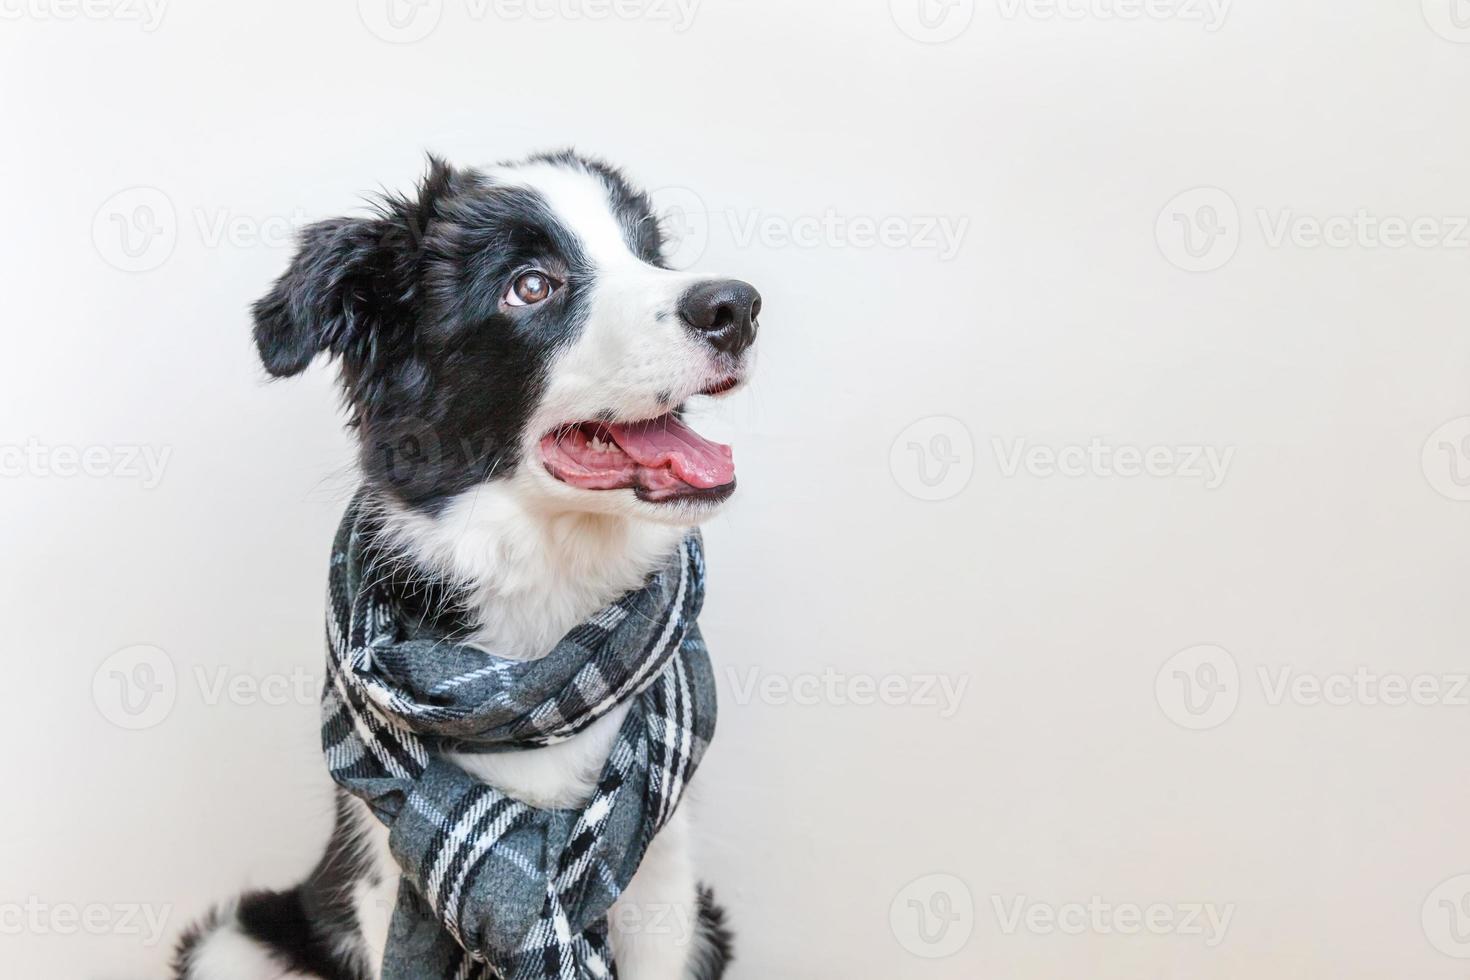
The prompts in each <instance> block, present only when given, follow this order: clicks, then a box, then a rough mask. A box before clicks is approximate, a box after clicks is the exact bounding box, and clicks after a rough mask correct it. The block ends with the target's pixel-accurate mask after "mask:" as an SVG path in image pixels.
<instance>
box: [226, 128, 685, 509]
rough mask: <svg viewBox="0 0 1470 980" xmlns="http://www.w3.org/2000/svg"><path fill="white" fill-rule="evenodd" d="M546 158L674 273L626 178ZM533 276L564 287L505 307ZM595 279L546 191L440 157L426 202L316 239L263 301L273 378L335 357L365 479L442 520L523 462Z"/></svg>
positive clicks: (408, 201)
mask: <svg viewBox="0 0 1470 980" xmlns="http://www.w3.org/2000/svg"><path fill="white" fill-rule="evenodd" d="M535 159H538V160H543V161H545V162H550V163H555V164H557V165H562V166H570V167H579V168H581V169H583V170H585V171H586V172H588V173H591V174H593V175H594V176H596V177H598V178H599V179H600V180H601V181H602V183H603V186H604V187H606V188H607V190H608V194H609V199H610V201H611V202H612V203H613V210H614V213H615V214H616V215H617V218H618V220H619V222H620V224H621V226H622V228H623V231H624V234H625V236H626V238H627V241H628V243H629V246H630V247H631V248H632V249H633V251H634V253H635V254H637V255H639V256H640V257H641V258H644V259H645V260H648V261H650V262H655V263H658V262H661V257H660V248H661V242H662V239H661V236H660V233H659V230H658V224H657V221H656V220H655V219H654V217H653V211H652V208H651V205H650V202H649V200H648V198H647V197H646V196H645V195H643V194H642V193H640V192H637V191H635V190H633V189H632V187H631V186H630V185H629V184H628V183H627V181H626V180H624V179H623V177H622V176H621V175H620V174H619V173H618V172H617V171H616V170H615V169H613V168H612V167H610V166H608V165H606V164H603V163H600V162H597V161H591V160H586V159H584V158H581V157H578V156H575V155H574V154H571V153H570V151H567V152H563V153H560V154H550V155H546V156H543V157H539V158H535ZM531 265H536V266H539V267H541V268H545V269H547V270H548V271H551V272H553V273H554V274H555V275H556V276H557V277H558V278H560V279H562V280H563V281H564V282H565V286H564V287H563V288H561V289H559V290H558V291H557V293H556V294H555V295H554V296H553V297H552V298H551V299H550V300H548V301H547V302H545V303H542V304H539V305H538V306H536V307H535V308H532V309H526V308H505V307H503V306H502V304H501V298H502V297H503V296H504V295H505V292H506V290H507V288H508V287H509V285H510V283H511V282H512V281H513V280H514V278H515V276H516V275H517V274H519V273H520V272H521V271H523V270H524V269H525V268H527V267H528V266H531ZM594 282H595V272H594V270H593V267H592V264H591V263H590V262H589V261H588V260H587V258H586V257H585V256H584V255H583V254H582V252H581V249H580V247H579V245H578V242H577V238H576V236H575V235H574V234H573V233H572V232H571V231H570V230H568V229H566V228H563V227H562V226H561V225H560V223H559V222H558V221H557V220H556V218H555V217H554V216H553V215H552V213H551V211H550V209H549V208H548V207H547V205H546V202H545V201H544V200H542V199H541V197H540V196H539V195H538V194H536V193H535V192H533V191H530V190H526V189H524V188H520V187H515V186H504V185H500V184H497V183H496V182H494V181H493V180H491V179H490V178H488V177H486V176H485V175H483V174H481V173H478V172H476V171H473V170H456V169H454V168H452V167H450V166H449V165H447V164H445V163H444V162H443V161H441V160H438V159H435V158H433V157H430V160H429V171H428V174H427V175H426V176H425V178H424V180H423V182H422V183H421V185H420V187H419V189H418V191H417V193H416V194H414V195H412V196H409V197H395V196H389V197H387V198H385V199H384V200H383V201H382V202H381V203H380V204H379V206H378V213H377V214H376V215H373V216H370V217H364V218H339V219H335V220H332V221H323V222H320V223H318V224H314V225H312V226H310V227H309V228H307V229H306V230H305V231H304V232H303V234H302V236H301V242H300V249H299V251H298V253H297V255H296V258H295V260H294V261H293V262H292V264H291V267H290V268H289V269H288V270H287V271H286V273H285V274H284V275H283V276H282V277H281V278H280V279H279V280H278V281H277V282H276V284H275V286H274V288H273V289H272V290H271V291H270V293H269V294H267V295H266V296H265V297H264V298H263V299H261V300H260V301H259V302H257V303H256V304H255V307H254V314H255V342H256V345H257V347H258V349H259V352H260V358H261V361H262V363H263V364H264V365H265V368H266V370H267V371H268V372H269V373H270V374H272V375H273V376H276V377H286V376H289V375H293V374H297V373H299V372H301V371H303V370H305V369H306V367H307V365H308V364H310V363H311V361H312V360H313V359H314V358H315V357H316V356H317V355H318V354H326V355H329V356H331V357H334V358H336V360H337V361H338V364H339V368H340V372H341V377H342V383H343V388H344V391H345V395H346V399H347V404H348V407H349V411H350V416H351V418H350V421H351V423H352V424H353V425H355V426H357V427H358V429H359V430H360V432H359V436H360V439H359V441H360V461H361V464H362V467H363V470H364V473H365V475H366V477H367V478H368V480H369V481H371V482H373V483H375V484H377V485H379V486H381V487H382V488H383V489H385V490H387V491H389V492H391V493H393V494H395V495H396V496H397V497H398V498H399V499H400V500H401V501H402V502H404V503H406V504H408V505H410V506H413V507H419V508H422V509H425V510H430V511H432V510H433V509H435V508H436V507H437V506H438V505H439V504H441V503H442V502H443V501H444V500H445V499H447V498H448V497H450V496H452V495H453V494H455V493H458V492H460V491H462V490H465V489H468V488H469V487H472V486H474V485H476V484H478V483H482V482H484V481H485V480H487V479H489V478H491V477H493V476H495V475H497V474H501V473H506V472H509V470H510V469H512V468H513V467H514V466H515V464H516V462H518V460H519V454H520V449H521V442H522V439H523V438H524V437H525V433H524V431H523V430H524V428H525V425H526V421H527V416H528V413H529V411H530V408H531V406H533V405H535V404H536V403H537V401H538V396H539V394H540V391H541V388H542V385H543V383H544V369H545V367H546V365H547V363H548V361H549V360H550V358H551V356H552V355H553V354H554V353H555V351H556V350H557V349H558V348H559V347H560V346H562V345H564V344H567V343H569V342H571V341H572V340H573V339H575V338H576V336H577V335H578V332H579V331H580V329H581V326H582V324H583V322H584V321H585V318H586V298H587V295H588V293H589V291H590V289H591V287H592V285H593V284H594Z"/></svg>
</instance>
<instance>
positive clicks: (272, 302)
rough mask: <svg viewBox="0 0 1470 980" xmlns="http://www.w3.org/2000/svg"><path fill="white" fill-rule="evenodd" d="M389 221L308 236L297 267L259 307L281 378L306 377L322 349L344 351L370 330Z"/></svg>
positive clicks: (320, 228)
mask: <svg viewBox="0 0 1470 980" xmlns="http://www.w3.org/2000/svg"><path fill="white" fill-rule="evenodd" d="M382 225H383V222H380V221H376V220H359V219H352V218H339V219H336V220H333V221H321V222H318V223H317V224H314V225H311V226H310V227H308V228H306V229H305V230H304V231H303V232H302V233H301V240H300V243H299V246H298V249H297V252H296V257H295V258H294V259H293V260H292V261H291V267H290V268H289V269H287V270H286V273H285V274H284V275H283V276H281V278H279V279H277V280H276V284H275V286H273V287H272V288H271V291H270V292H269V293H267V294H266V295H265V296H264V297H263V298H261V299H260V300H258V301H257V302H256V303H255V307H254V313H255V346H256V349H257V350H258V351H259V352H260V360H261V362H262V363H263V364H264V365H265V369H266V370H267V371H268V372H270V373H271V374H272V375H273V376H275V377H277V378H284V377H288V376H290V375H293V374H300V373H301V372H302V371H304V370H306V366H307V365H308V364H310V363H311V362H312V360H313V359H314V358H315V357H316V355H317V354H319V353H321V352H322V351H327V350H330V351H333V352H334V353H341V352H342V350H343V348H344V347H345V346H346V345H347V344H349V343H350V342H351V340H352V336H353V334H354V333H358V332H362V331H366V330H368V329H370V323H369V321H370V318H371V317H372V315H373V299H374V294H375V293H376V292H377V289H376V287H377V283H375V282H374V278H375V272H379V271H382V268H383V265H384V263H383V261H382V258H383V257H382V256H381V255H380V254H379V252H380V250H381V249H382V248H384V247H386V244H387V243H386V241H385V239H386V237H387V236H386V234H385V233H386V231H387V229H386V228H384V227H382Z"/></svg>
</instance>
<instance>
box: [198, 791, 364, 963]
mask: <svg viewBox="0 0 1470 980" xmlns="http://www.w3.org/2000/svg"><path fill="white" fill-rule="evenodd" d="M349 806H350V804H349V802H348V799H347V797H346V796H345V795H343V794H341V793H339V794H338V795H337V822H336V825H335V826H334V828H333V830H332V839H331V840H330V841H329V842H328V844H327V850H326V853H325V854H323V856H322V859H321V861H319V862H318V863H317V866H316V867H315V868H314V869H313V870H312V872H311V874H310V875H309V876H308V877H307V879H306V880H305V881H304V882H302V883H301V884H300V885H298V886H296V887H295V888H292V889H290V890H288V891H283V892H275V891H254V892H247V893H246V894H245V895H243V896H241V897H240V899H239V900H238V901H237V903H236V904H235V906H234V907H233V909H232V910H231V914H230V915H227V914H226V913H225V911H223V910H221V909H212V910H211V911H210V912H209V914H208V915H206V916H205V917H204V919H203V920H201V921H200V922H198V923H196V924H194V925H193V926H191V927H190V928H189V930H188V931H187V932H186V933H185V934H184V935H183V937H182V938H181V939H180V940H179V942H178V945H177V947H176V948H175V953H174V961H173V969H174V974H173V975H174V977H175V980H189V977H190V975H189V969H190V967H191V965H192V964H193V962H194V954H195V952H196V950H197V947H198V944H199V942H200V941H201V940H202V939H203V938H204V937H205V936H207V935H208V934H209V933H211V932H213V931H214V930H215V929H217V928H219V927H221V926H222V925H224V924H225V923H226V921H227V919H233V921H234V923H235V924H236V925H237V927H238V928H239V930H240V931H241V932H242V933H244V934H245V935H247V936H249V937H250V938H251V939H254V940H255V941H256V942H257V943H259V944H260V945H261V946H262V947H263V948H264V949H265V950H266V951H268V952H269V953H270V955H271V956H272V957H273V958H274V959H275V960H276V961H277V962H279V963H280V964H281V970H282V972H283V973H284V972H286V971H287V970H288V969H289V970H294V971H296V972H298V973H304V974H307V975H309V976H313V977H320V978H322V980H367V978H366V975H365V972H364V970H363V964H362V963H360V962H358V961H356V960H355V959H353V958H351V957H348V956H344V955H343V953H342V951H343V950H344V949H350V948H353V946H354V945H355V944H357V943H358V942H360V940H358V939H357V936H358V934H359V928H358V921H357V910H356V909H355V908H354V907H353V905H352V896H353V891H354V889H355V887H356V885H357V883H358V882H359V881H361V880H362V879H363V878H366V877H368V876H369V875H371V874H373V873H374V872H373V870H372V868H371V865H370V863H369V861H368V859H367V855H366V853H365V852H364V850H363V847H362V844H361V840H360V832H359V830H358V828H357V826H356V824H355V823H354V822H353V819H352V817H351V814H350V810H349Z"/></svg>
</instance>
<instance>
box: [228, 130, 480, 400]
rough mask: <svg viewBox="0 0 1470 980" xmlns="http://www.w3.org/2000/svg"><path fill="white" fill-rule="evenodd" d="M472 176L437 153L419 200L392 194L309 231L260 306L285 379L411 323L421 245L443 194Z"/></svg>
mask: <svg viewBox="0 0 1470 980" xmlns="http://www.w3.org/2000/svg"><path fill="white" fill-rule="evenodd" d="M466 179H468V178H467V177H465V175H463V174H461V173H460V172H458V171H456V170H454V169H453V168H451V167H450V166H449V165H448V164H446V163H444V161H442V160H439V159H437V158H435V157H433V156H430V157H429V170H428V174H427V175H426V176H425V177H424V179H423V181H422V183H421V184H420V185H419V188H418V195H417V196H416V197H415V198H403V197H392V196H389V197H385V198H384V199H383V200H382V201H381V202H380V203H379V205H378V212H379V213H378V215H377V216H375V217H371V218H337V219H334V220H331V221H321V222H318V223H317V224H314V225H310V226H309V227H307V228H306V229H305V230H304V231H303V232H302V233H301V239H300V243H299V246H298V249H297V252H296V257H295V258H294V259H293V260H292V261H291V267H290V268H289V269H287V270H286V273H285V275H283V276H281V278H280V279H277V280H276V284H275V285H274V286H273V287H272V288H271V291H270V292H269V293H267V294H266V295H265V296H264V297H262V298H261V299H260V300H258V301H256V303H255V306H254V307H253V312H254V314H255V346H256V348H257V350H259V352H260V360H261V363H263V364H264V365H265V369H266V370H267V371H268V372H270V373H271V374H272V375H274V376H275V377H278V378H284V377H289V376H290V375H293V374H300V373H301V372H302V371H304V370H306V367H307V365H309V364H310V363H311V362H312V360H313V359H314V358H315V357H316V356H317V355H318V354H320V353H323V352H327V353H330V354H332V355H333V356H342V355H349V354H352V353H353V352H361V353H364V354H365V353H367V352H369V351H371V350H373V348H374V347H375V342H374V340H373V335H374V333H375V331H377V330H378V329H379V328H380V327H382V326H384V325H385V324H391V325H392V326H394V327H396V328H399V329H405V328H409V327H410V326H411V321H412V319H413V314H414V305H415V303H416V300H417V289H416V288H415V287H416V279H417V265H418V256H419V250H420V245H421V243H422V242H423V239H424V236H425V234H426V233H427V231H428V228H429V225H430V223H431V222H432V221H433V220H434V218H435V217H436V216H437V213H438V207H439V205H440V204H441V203H442V200H443V198H445V197H446V196H448V195H449V194H452V193H453V192H454V190H455V189H456V188H457V187H458V186H460V184H461V181H463V180H466Z"/></svg>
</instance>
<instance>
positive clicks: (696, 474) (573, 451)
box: [541, 413, 735, 504]
mask: <svg viewBox="0 0 1470 980" xmlns="http://www.w3.org/2000/svg"><path fill="white" fill-rule="evenodd" d="M541 458H542V460H543V461H544V462H545V464H546V469H547V471H548V472H549V473H550V474H551V475H552V476H553V477H555V478H556V479H557V480H559V481H561V482H562V483H565V484H567V485H568V486H572V487H577V488H578V489H581V490H632V491H633V492H634V493H635V494H637V496H638V498H639V499H640V500H644V501H647V502H648V503H655V504H658V503H670V502H674V501H697V502H708V503H714V502H718V501H720V500H724V499H725V498H726V497H728V496H730V494H732V493H734V491H735V456H734V453H733V451H732V450H731V449H730V447H729V446H726V445H724V444H723V443H718V442H714V441H712V440H709V439H706V438H705V437H704V436H702V435H700V434H699V433H698V432H695V431H694V430H693V429H691V428H690V427H689V426H687V425H685V424H684V422H683V421H682V420H681V419H679V418H678V417H677V416H675V415H674V414H673V413H669V414H668V415H660V416H659V417H657V418H652V419H644V420H643V421H639V422H575V423H572V424H571V425H564V426H562V427H560V428H558V429H556V430H554V431H552V432H549V433H547V434H546V435H545V436H543V437H542V439H541Z"/></svg>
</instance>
